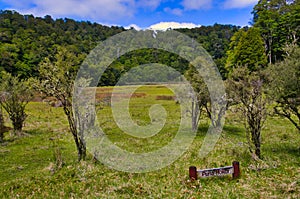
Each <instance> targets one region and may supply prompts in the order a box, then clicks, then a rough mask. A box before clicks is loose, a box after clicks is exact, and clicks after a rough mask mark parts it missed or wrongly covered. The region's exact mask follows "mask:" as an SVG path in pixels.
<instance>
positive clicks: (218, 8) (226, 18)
mask: <svg viewBox="0 0 300 199" xmlns="http://www.w3.org/2000/svg"><path fill="white" fill-rule="evenodd" d="M257 2H258V0H26V1H24V0H0V9H1V10H5V9H12V10H16V11H18V12H20V13H22V14H33V15H35V16H41V17H43V16H45V15H47V14H48V15H51V16H52V17H53V18H65V17H68V18H73V19H76V20H83V21H87V20H88V21H91V22H98V23H101V24H105V25H119V26H124V27H129V26H133V27H136V28H149V27H152V28H154V29H155V28H158V29H159V27H163V26H169V27H195V26H199V25H213V24H214V23H220V24H234V25H240V26H245V25H249V24H248V23H249V21H250V20H251V18H252V15H251V11H252V8H253V6H254V5H255V4H256V3H257ZM170 22H172V23H170Z"/></svg>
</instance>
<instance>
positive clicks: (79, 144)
mask: <svg viewBox="0 0 300 199" xmlns="http://www.w3.org/2000/svg"><path fill="white" fill-rule="evenodd" d="M63 104H64V103H63ZM70 109H71V110H70ZM64 112H65V114H66V115H67V117H68V122H69V127H70V131H71V133H72V135H73V138H74V141H75V144H76V148H77V154H78V161H81V160H85V157H86V146H85V142H84V140H83V137H82V136H80V135H78V130H77V128H76V124H75V118H74V117H73V112H72V107H67V106H65V105H64Z"/></svg>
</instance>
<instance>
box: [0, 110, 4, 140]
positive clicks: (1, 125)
mask: <svg viewBox="0 0 300 199" xmlns="http://www.w3.org/2000/svg"><path fill="white" fill-rule="evenodd" d="M3 134H4V118H3V114H2V107H1V105H0V143H1V142H3V139H4V135H3Z"/></svg>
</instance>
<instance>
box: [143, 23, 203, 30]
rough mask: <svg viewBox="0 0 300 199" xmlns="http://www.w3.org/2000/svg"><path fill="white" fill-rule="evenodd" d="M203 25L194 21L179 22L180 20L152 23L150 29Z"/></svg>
mask: <svg viewBox="0 0 300 199" xmlns="http://www.w3.org/2000/svg"><path fill="white" fill-rule="evenodd" d="M200 26H201V25H196V24H193V23H178V22H160V23H157V24H153V25H151V26H150V27H149V28H148V29H152V30H167V29H169V28H171V29H177V28H190V29H191V28H195V27H200Z"/></svg>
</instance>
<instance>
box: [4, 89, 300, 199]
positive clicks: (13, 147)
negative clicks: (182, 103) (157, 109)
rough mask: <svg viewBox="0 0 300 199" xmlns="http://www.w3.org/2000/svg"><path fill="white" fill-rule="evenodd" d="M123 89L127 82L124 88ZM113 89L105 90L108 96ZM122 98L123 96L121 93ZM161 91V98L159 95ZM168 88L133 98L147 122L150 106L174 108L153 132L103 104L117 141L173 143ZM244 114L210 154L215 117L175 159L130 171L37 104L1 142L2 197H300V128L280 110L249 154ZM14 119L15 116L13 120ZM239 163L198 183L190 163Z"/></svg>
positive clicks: (135, 112) (135, 147)
mask: <svg viewBox="0 0 300 199" xmlns="http://www.w3.org/2000/svg"><path fill="white" fill-rule="evenodd" d="M118 89H119V90H118V92H120V93H122V89H123V88H118ZM107 92H111V88H105V89H104V88H101V89H99V90H98V93H97V95H99V96H102V97H103V96H106V94H105V93H107ZM120 96H121V95H120ZM158 96H160V97H158ZM165 96H172V92H171V91H170V90H168V89H167V88H165V87H162V86H143V87H141V88H140V89H138V90H137V91H136V93H135V95H134V96H133V98H132V99H131V101H130V108H131V109H130V110H131V112H130V114H131V117H132V119H133V120H134V121H135V122H136V123H137V124H139V125H147V124H149V123H150V117H149V115H148V109H149V108H150V106H151V105H153V104H161V105H162V106H163V107H164V108H165V110H166V111H167V113H168V116H167V120H166V123H165V126H164V128H163V129H162V130H161V132H159V133H158V134H157V135H155V136H153V137H150V138H145V139H142V138H134V137H132V136H129V135H127V134H125V133H123V132H122V130H120V129H119V128H118V126H117V124H116V123H115V122H114V119H113V117H112V112H111V109H110V106H107V105H102V106H101V108H99V109H98V112H97V114H98V121H99V124H100V126H101V127H102V128H103V129H104V132H105V133H106V135H107V136H108V137H109V139H110V140H111V141H112V142H113V143H115V144H116V145H118V146H119V147H121V148H123V149H126V150H128V151H131V152H138V153H140V152H148V151H153V150H157V149H159V148H161V147H162V146H165V145H167V144H168V143H169V142H170V141H171V140H172V139H173V138H174V136H175V134H176V132H177V129H178V126H179V122H178V121H179V120H180V114H179V109H178V107H179V105H178V104H176V102H175V101H174V100H170V99H169V98H168V97H165ZM239 119H240V117H239V115H235V114H233V113H231V112H230V111H228V112H227V116H226V123H225V127H224V129H223V133H222V136H221V138H220V139H219V140H218V142H217V144H216V146H215V148H214V150H213V151H212V152H211V153H210V154H209V155H208V156H206V157H205V158H204V159H200V158H199V157H198V152H199V149H200V147H201V145H202V142H203V140H204V137H205V134H206V131H207V128H208V125H209V121H208V120H207V119H203V120H202V121H201V124H200V126H199V129H198V132H197V136H196V137H195V139H194V141H193V143H192V145H191V146H190V148H189V149H188V150H187V151H186V152H185V153H184V154H183V155H182V156H181V157H180V158H178V159H177V160H176V161H175V162H174V163H173V164H171V165H169V166H168V167H165V168H163V169H160V170H157V171H153V172H148V173H126V172H120V171H116V170H113V169H110V168H108V167H106V166H105V165H103V164H102V163H101V162H95V160H94V159H93V157H92V155H91V154H89V155H88V157H87V160H86V161H82V162H80V163H78V162H77V153H76V148H75V144H74V142H73V138H72V135H71V133H70V132H69V130H68V123H67V120H66V117H65V115H64V114H63V110H62V108H54V107H51V106H49V105H48V104H46V103H42V102H31V103H30V104H29V105H28V118H27V120H26V124H25V127H24V131H25V133H26V134H25V135H24V136H23V137H20V138H12V137H10V135H9V133H6V134H5V143H3V144H2V145H1V146H0V198H300V145H299V143H300V133H299V132H297V130H296V129H295V128H294V127H293V126H292V125H291V124H290V123H289V122H288V121H287V120H285V119H282V118H279V117H276V116H273V117H269V119H268V120H267V121H266V124H265V127H264V129H263V132H262V156H263V159H262V160H259V161H258V160H254V159H253V158H252V157H251V154H250V153H249V152H248V147H247V140H246V137H245V131H244V128H243V124H242V123H241V121H240V120H239ZM7 125H9V121H7ZM235 160H236V161H239V162H240V165H241V172H242V174H241V177H240V178H239V179H236V180H232V179H231V176H225V177H212V178H205V179H198V180H197V181H190V180H189V177H188V169H189V166H191V165H194V166H197V168H212V167H221V166H227V165H231V163H232V161H235Z"/></svg>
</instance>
